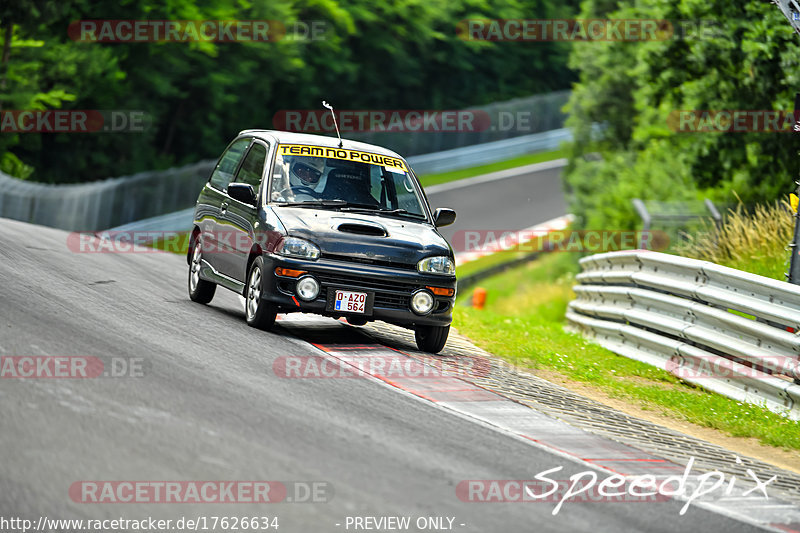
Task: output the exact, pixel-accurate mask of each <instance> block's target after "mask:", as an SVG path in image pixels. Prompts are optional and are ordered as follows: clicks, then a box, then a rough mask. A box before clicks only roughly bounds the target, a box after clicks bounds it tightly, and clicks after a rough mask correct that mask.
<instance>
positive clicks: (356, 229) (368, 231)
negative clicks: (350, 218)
mask: <svg viewBox="0 0 800 533" xmlns="http://www.w3.org/2000/svg"><path fill="white" fill-rule="evenodd" d="M336 229H337V230H339V231H341V232H344V233H353V234H355V235H370V236H372V237H386V236H387V235H389V234H388V233H387V232H386V228H384V227H383V226H381V225H379V224H369V223H364V222H343V223H341V224H339V225H338V226H337V227H336Z"/></svg>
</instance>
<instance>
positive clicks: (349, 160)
mask: <svg viewBox="0 0 800 533" xmlns="http://www.w3.org/2000/svg"><path fill="white" fill-rule="evenodd" d="M291 147H294V148H298V147H297V146H296V145H282V146H280V147H279V148H281V149H279V150H278V154H277V156H276V160H275V168H274V170H273V176H272V182H271V187H270V199H271V200H272V201H273V202H275V203H278V204H282V205H291V206H300V207H306V206H307V207H323V208H330V209H341V210H350V211H375V212H376V214H382V215H391V216H405V217H410V218H419V219H425V218H426V215H425V209H424V208H423V204H422V201H421V199H420V197H419V195H418V193H417V189H416V187H415V186H414V178H413V177H412V175H411V174H410V173H409V172H408V169H407V167H406V163H405V161H403V160H401V159H398V158H394V157H388V156H381V155H377V154H368V153H366V152H360V151H355V150H335V149H331V148H321V147H305V146H304V147H302V148H303V152H302V153H308V149H314V150H319V151H322V150H326V151H328V152H329V154H330V155H333V157H322V156H320V155H296V154H292V153H291V152H290V150H289V148H291ZM298 151H299V150H295V152H298ZM322 153H324V152H322ZM356 158H357V159H359V160H354V159H356ZM366 161H370V162H366ZM381 163H383V164H381Z"/></svg>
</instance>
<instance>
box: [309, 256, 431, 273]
mask: <svg viewBox="0 0 800 533" xmlns="http://www.w3.org/2000/svg"><path fill="white" fill-rule="evenodd" d="M322 257H323V259H333V260H336V261H345V262H348V263H360V264H364V265H378V266H385V267H392V268H402V269H403V270H416V269H417V265H416V264H408V263H398V262H396V261H382V260H380V259H370V258H368V257H360V256H355V255H340V254H331V253H327V252H325V253H323V254H322Z"/></svg>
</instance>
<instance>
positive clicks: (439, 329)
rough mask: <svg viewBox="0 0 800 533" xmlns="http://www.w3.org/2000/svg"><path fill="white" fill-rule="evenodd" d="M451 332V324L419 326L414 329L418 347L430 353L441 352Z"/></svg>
mask: <svg viewBox="0 0 800 533" xmlns="http://www.w3.org/2000/svg"><path fill="white" fill-rule="evenodd" d="M449 334H450V326H417V328H416V329H415V330H414V337H416V339H417V348H419V349H420V350H422V351H423V352H430V353H439V352H441V351H442V348H444V345H445V343H446V342H447V336H448V335H449Z"/></svg>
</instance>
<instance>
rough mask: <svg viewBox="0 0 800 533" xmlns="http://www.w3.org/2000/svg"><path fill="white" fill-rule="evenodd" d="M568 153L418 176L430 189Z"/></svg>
mask: <svg viewBox="0 0 800 533" xmlns="http://www.w3.org/2000/svg"><path fill="white" fill-rule="evenodd" d="M569 151H570V150H569V148H566V147H565V148H559V149H558V150H550V151H548V152H538V153H535V154H526V155H521V156H519V157H515V158H514V159H508V160H506V161H498V162H496V163H489V164H487V165H481V166H478V167H470V168H462V169H459V170H451V171H448V172H440V173H438V174H426V175H424V176H419V181H420V183H422V186H423V187H430V186H431V185H438V184H440V183H447V182H450V181H456V180H461V179H465V178H472V177H475V176H481V175H483V174H488V173H490V172H497V171H498V170H507V169H509V168H515V167H522V166H525V165H532V164H533V163H544V162H545V161H553V160H554V159H561V158H564V157H567V155H568V154H569Z"/></svg>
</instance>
